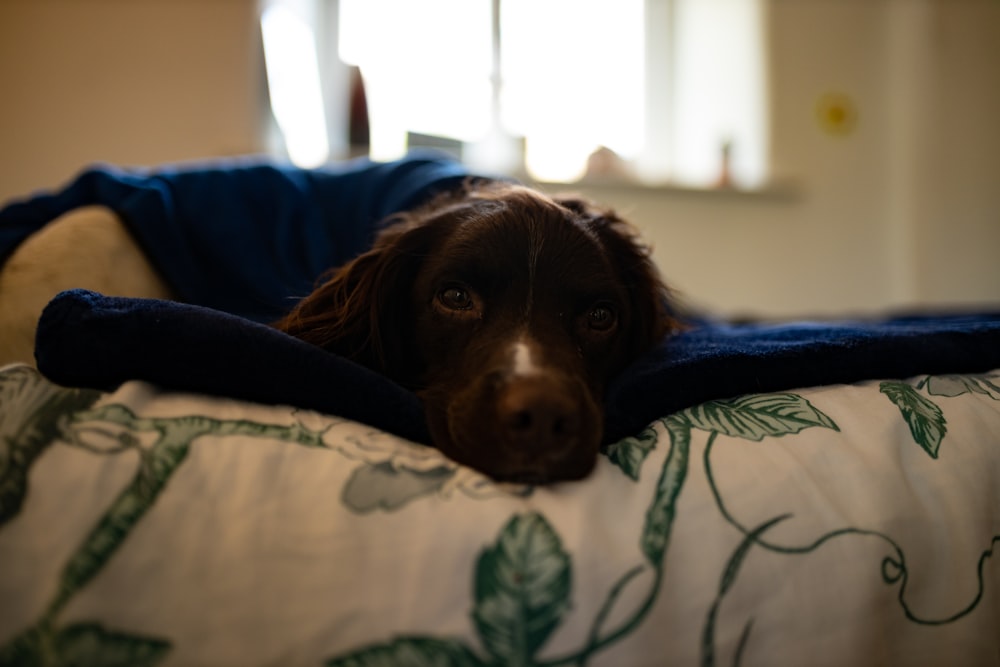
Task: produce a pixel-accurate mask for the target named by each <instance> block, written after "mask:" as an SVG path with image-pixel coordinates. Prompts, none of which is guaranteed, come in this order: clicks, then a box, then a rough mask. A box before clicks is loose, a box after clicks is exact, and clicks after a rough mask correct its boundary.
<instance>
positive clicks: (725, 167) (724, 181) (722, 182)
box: [715, 139, 735, 190]
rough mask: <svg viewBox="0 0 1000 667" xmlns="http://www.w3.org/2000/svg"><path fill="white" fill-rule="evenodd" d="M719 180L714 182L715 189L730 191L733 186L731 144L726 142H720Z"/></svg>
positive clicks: (728, 141)
mask: <svg viewBox="0 0 1000 667" xmlns="http://www.w3.org/2000/svg"><path fill="white" fill-rule="evenodd" d="M720 153H721V155H720V164H719V178H718V180H717V181H716V182H715V187H716V188H717V189H719V190H732V189H734V188H735V185H734V184H733V168H732V165H733V142H732V141H730V140H728V139H727V140H726V141H723V142H722V148H721V151H720Z"/></svg>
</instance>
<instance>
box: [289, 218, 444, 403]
mask: <svg viewBox="0 0 1000 667" xmlns="http://www.w3.org/2000/svg"><path fill="white" fill-rule="evenodd" d="M435 236H436V235H435V233H434V230H433V229H432V228H430V227H428V226H422V225H416V226H414V225H413V224H412V221H409V220H407V219H402V220H400V221H398V222H396V223H395V224H393V225H392V226H390V227H389V228H388V229H387V231H386V232H383V234H382V235H381V236H380V237H379V239H378V240H377V241H376V243H375V246H374V247H373V248H372V249H371V250H369V251H367V252H365V253H364V254H362V255H359V256H358V257H357V258H355V259H354V260H352V261H351V262H349V263H348V264H346V265H344V266H342V267H340V268H338V269H335V270H333V271H331V272H330V273H328V274H326V275H325V276H324V277H322V278H321V280H322V282H321V284H320V285H319V286H318V287H317V288H316V289H315V290H314V291H313V292H312V293H311V294H309V295H308V296H307V297H305V298H304V299H302V300H301V301H300V302H299V303H298V304H297V305H296V306H295V308H293V309H292V311H291V312H289V313H288V314H287V315H286V316H285V317H284V318H282V319H281V320H279V321H278V322H276V323H275V324H274V325H273V326H274V327H276V328H277V329H280V330H282V331H284V332H285V333H288V334H290V335H292V336H295V337H296V338H299V339H301V340H304V341H306V342H308V343H312V344H313V345H317V346H319V347H322V348H323V349H325V350H328V351H330V352H335V353H337V354H340V355H341V356H344V357H347V358H348V359H351V360H353V361H356V362H358V363H360V364H362V365H364V366H367V367H368V368H371V369H373V370H377V371H379V372H381V373H383V374H385V375H387V376H389V377H390V378H392V379H394V380H397V381H400V382H404V383H405V381H406V376H407V375H408V374H409V372H408V365H409V364H410V363H412V362H410V361H408V360H411V359H413V357H414V355H412V354H407V350H406V346H407V345H408V344H410V342H411V341H412V340H413V332H412V322H413V318H412V317H410V316H409V315H410V314H411V310H412V304H411V287H412V286H413V284H414V280H415V278H416V275H417V271H418V270H419V268H420V264H421V262H422V260H423V258H425V257H426V256H427V255H428V253H429V252H430V249H431V247H432V246H433V242H434V238H435Z"/></svg>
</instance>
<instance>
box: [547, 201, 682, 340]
mask: <svg viewBox="0 0 1000 667" xmlns="http://www.w3.org/2000/svg"><path fill="white" fill-rule="evenodd" d="M556 201H557V202H558V203H559V204H560V205H561V206H564V207H566V208H568V209H569V210H571V211H573V212H574V213H576V214H577V215H579V216H581V217H582V218H583V220H584V221H585V224H587V226H588V227H589V228H590V229H591V230H592V231H593V232H594V233H595V234H596V235H597V237H598V239H599V240H600V241H601V244H602V245H603V246H604V248H605V250H606V251H607V252H608V255H609V257H610V259H611V262H612V265H613V266H614V268H615V271H616V272H617V273H618V275H619V276H620V278H621V280H622V284H623V285H624V286H625V288H626V290H627V292H628V294H629V299H630V302H631V303H630V304H629V305H630V311H631V322H630V323H629V324H628V325H627V336H628V340H627V347H628V349H629V351H630V353H631V354H632V355H638V354H641V353H642V352H645V351H646V350H648V349H649V348H651V347H653V346H654V345H656V343H658V342H659V341H660V340H662V339H663V338H664V337H665V336H666V335H667V334H669V333H671V332H673V331H676V330H678V329H679V328H680V326H679V324H678V322H677V321H676V320H675V319H674V317H673V315H672V313H673V310H674V308H673V305H672V301H673V298H672V294H671V291H670V288H669V287H667V286H666V284H664V282H663V279H662V278H661V276H660V272H659V269H657V267H656V264H655V263H654V262H653V258H652V251H651V249H650V247H649V246H648V245H646V244H645V243H644V242H643V241H642V238H641V237H640V235H639V230H638V229H637V228H636V227H635V226H634V225H632V224H631V223H629V222H627V221H625V220H623V219H622V218H620V217H618V215H617V214H615V213H614V212H613V211H611V210H608V209H603V208H600V207H598V206H595V205H594V204H592V203H590V202H588V201H586V200H584V199H581V198H578V197H557V198H556Z"/></svg>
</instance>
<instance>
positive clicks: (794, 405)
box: [681, 394, 840, 442]
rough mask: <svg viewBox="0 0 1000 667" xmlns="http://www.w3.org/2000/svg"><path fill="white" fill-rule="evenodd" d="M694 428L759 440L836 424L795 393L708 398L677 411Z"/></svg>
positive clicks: (834, 426) (831, 427)
mask: <svg viewBox="0 0 1000 667" xmlns="http://www.w3.org/2000/svg"><path fill="white" fill-rule="evenodd" d="M681 414H682V415H683V416H684V417H685V418H686V419H687V421H688V422H689V423H690V424H691V425H692V426H694V427H695V428H698V429H701V430H703V431H709V432H715V433H720V434H722V435H728V436H730V437H733V438H744V439H746V440H754V441H756V442H760V441H761V440H763V439H764V438H766V437H768V436H770V437H780V436H783V435H790V434H794V433H798V432H799V431H802V430H803V429H807V428H811V427H813V426H822V427H824V428H829V429H833V430H834V431H839V430H840V429H839V428H838V427H837V425H836V424H835V423H834V422H833V421H832V420H831V419H830V418H829V417H827V416H826V415H825V414H823V413H822V412H820V411H819V410H817V409H816V408H814V407H813V406H812V404H811V403H810V402H809V401H807V400H806V399H805V398H803V397H801V396H798V395H796V394H763V395H757V394H754V395H750V396H743V397H741V398H735V399H730V400H725V401H709V402H708V403H704V404H702V405H699V406H696V407H693V408H689V409H687V410H685V411H684V412H683V413H681Z"/></svg>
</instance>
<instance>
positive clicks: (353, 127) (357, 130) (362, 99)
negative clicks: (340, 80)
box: [347, 66, 371, 157]
mask: <svg viewBox="0 0 1000 667" xmlns="http://www.w3.org/2000/svg"><path fill="white" fill-rule="evenodd" d="M349 105H350V106H349V107H348V120H347V125H348V140H349V143H350V154H351V156H352V157H354V156H360V155H368V149H369V145H370V143H371V130H370V126H369V122H370V121H369V117H368V95H367V94H366V93H365V80H364V77H363V76H362V75H361V68H360V67H356V66H355V67H351V97H350V102H349Z"/></svg>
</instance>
